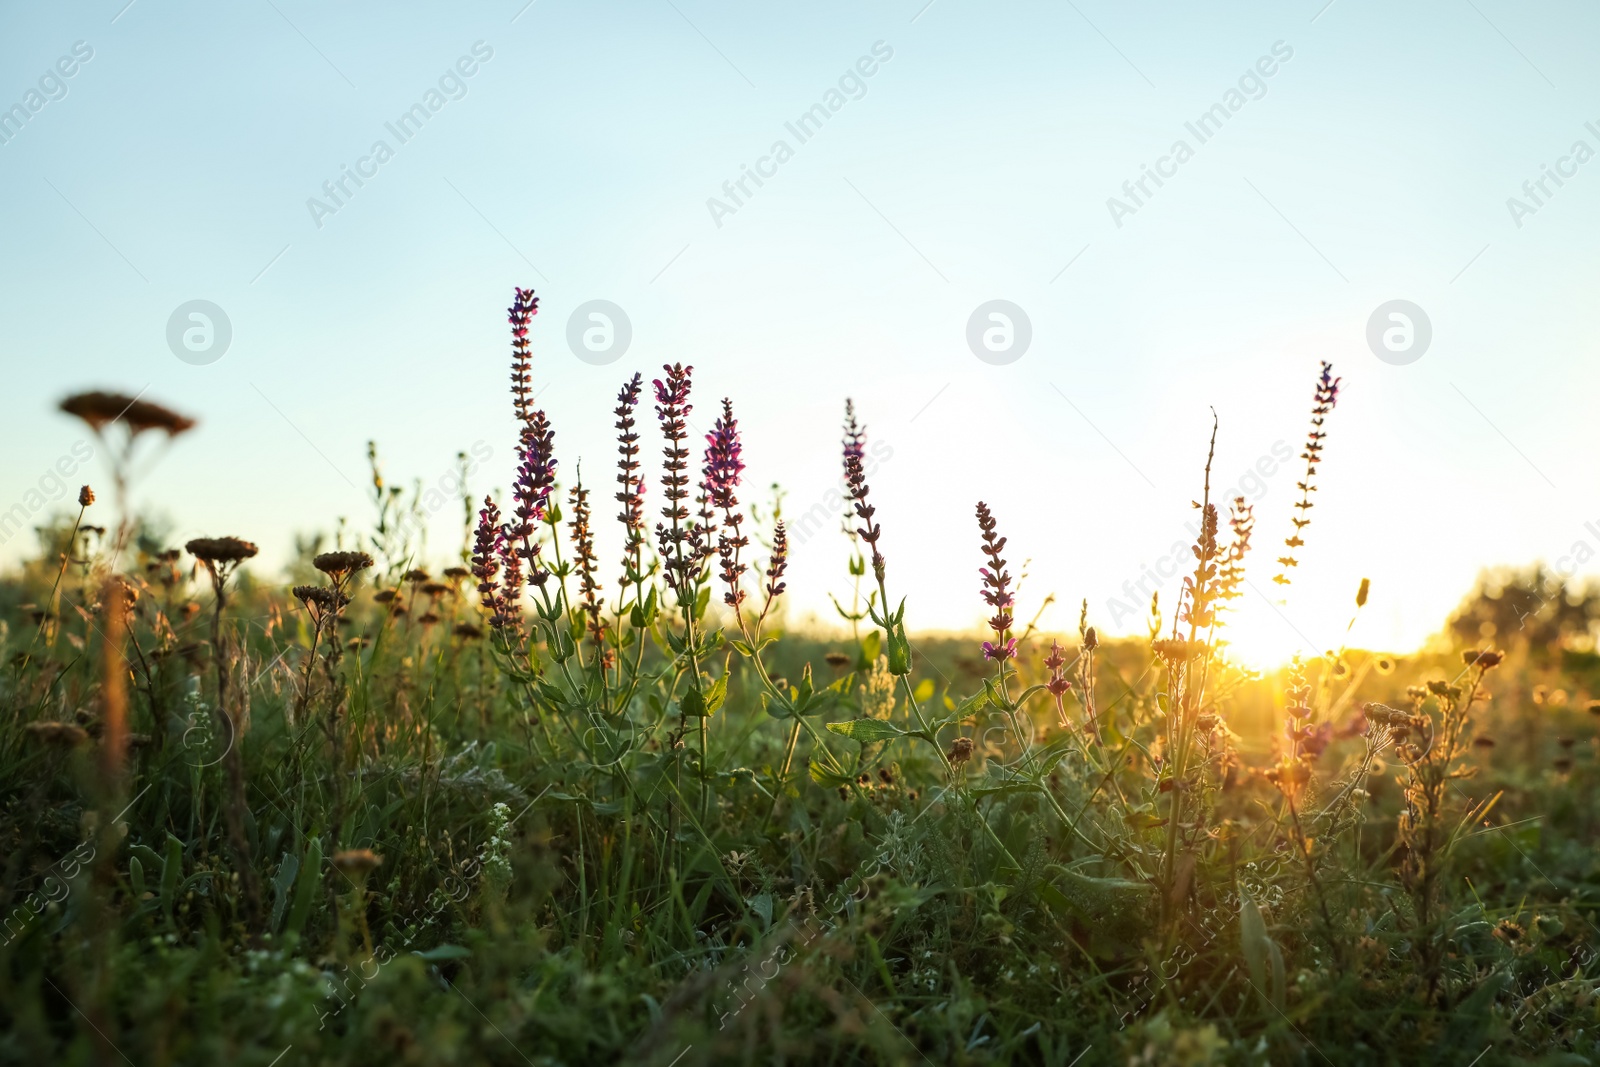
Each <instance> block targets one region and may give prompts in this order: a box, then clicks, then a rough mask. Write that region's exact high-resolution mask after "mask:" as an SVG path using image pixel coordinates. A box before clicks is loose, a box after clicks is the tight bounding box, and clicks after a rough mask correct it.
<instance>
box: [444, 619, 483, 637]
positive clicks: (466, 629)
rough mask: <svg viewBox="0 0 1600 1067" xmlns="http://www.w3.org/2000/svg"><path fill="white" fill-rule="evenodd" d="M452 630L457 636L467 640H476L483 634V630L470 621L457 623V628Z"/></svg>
mask: <svg viewBox="0 0 1600 1067" xmlns="http://www.w3.org/2000/svg"><path fill="white" fill-rule="evenodd" d="M452 632H453V633H454V634H455V635H456V636H457V637H459V638H462V639H463V640H467V641H475V640H477V639H478V638H480V637H482V636H483V631H482V630H480V629H478V628H477V627H476V626H474V625H472V624H471V623H470V622H458V623H456V628H455V630H453V631H452Z"/></svg>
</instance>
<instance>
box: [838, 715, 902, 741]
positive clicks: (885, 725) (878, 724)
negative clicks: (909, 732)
mask: <svg viewBox="0 0 1600 1067" xmlns="http://www.w3.org/2000/svg"><path fill="white" fill-rule="evenodd" d="M828 729H830V730H832V731H833V732H834V733H836V734H842V735H843V736H845V737H848V738H849V739H850V740H852V741H854V742H856V743H857V744H862V745H870V744H873V743H874V742H877V741H888V740H890V739H892V738H896V737H901V736H903V735H904V734H905V731H904V730H902V729H900V727H898V726H895V725H894V724H893V723H889V722H885V721H883V720H882V719H851V720H850V721H849V722H830V723H829V724H828Z"/></svg>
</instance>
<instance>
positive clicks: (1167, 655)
mask: <svg viewBox="0 0 1600 1067" xmlns="http://www.w3.org/2000/svg"><path fill="white" fill-rule="evenodd" d="M1150 648H1151V649H1152V650H1153V651H1154V652H1155V654H1156V655H1157V656H1159V657H1161V658H1162V659H1164V660H1166V661H1167V662H1168V663H1185V662H1187V661H1189V660H1191V659H1193V658H1194V657H1195V656H1197V655H1199V654H1200V652H1201V651H1202V650H1204V648H1205V644H1204V643H1203V642H1200V641H1196V642H1194V643H1193V644H1190V643H1189V642H1188V641H1186V640H1184V639H1183V638H1181V637H1164V638H1161V639H1160V640H1158V641H1154V642H1152V643H1151V645H1150Z"/></svg>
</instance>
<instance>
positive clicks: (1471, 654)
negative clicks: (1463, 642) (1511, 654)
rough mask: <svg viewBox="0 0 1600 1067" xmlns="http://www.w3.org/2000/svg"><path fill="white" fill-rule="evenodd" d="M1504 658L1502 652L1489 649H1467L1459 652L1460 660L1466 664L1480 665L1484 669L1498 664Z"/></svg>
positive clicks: (1471, 665)
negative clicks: (1480, 650)
mask: <svg viewBox="0 0 1600 1067" xmlns="http://www.w3.org/2000/svg"><path fill="white" fill-rule="evenodd" d="M1504 659H1505V653H1504V652H1494V651H1491V650H1489V649H1484V650H1483V651H1482V652H1479V651H1477V650H1475V649H1468V650H1467V651H1465V652H1463V653H1461V660H1462V662H1464V663H1465V664H1466V665H1467V666H1469V667H1474V666H1476V667H1482V668H1483V669H1484V670H1489V669H1490V668H1491V667H1498V666H1500V664H1501V662H1502V661H1503V660H1504Z"/></svg>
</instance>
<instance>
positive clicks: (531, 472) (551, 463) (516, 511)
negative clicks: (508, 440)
mask: <svg viewBox="0 0 1600 1067" xmlns="http://www.w3.org/2000/svg"><path fill="white" fill-rule="evenodd" d="M555 442H556V434H555V431H554V430H553V429H551V428H550V420H549V419H547V418H545V414H544V412H542V411H535V412H534V413H533V415H532V417H531V419H530V421H529V423H528V425H527V427H526V428H524V430H523V432H522V443H521V444H520V445H519V446H518V454H519V455H520V457H521V462H520V463H519V464H518V465H517V478H516V481H515V482H514V483H512V486H511V495H512V497H513V498H514V499H515V500H516V502H517V506H516V507H515V508H513V509H512V521H511V522H510V523H508V524H507V526H506V537H507V539H508V540H510V541H511V542H513V543H514V547H515V551H516V555H517V556H519V557H520V558H522V559H524V560H527V561H528V566H529V570H530V573H529V575H528V580H529V581H530V582H531V583H532V584H534V585H537V586H541V587H542V586H543V585H544V583H545V582H546V581H548V580H549V577H550V572H549V571H547V570H545V569H544V568H543V567H541V566H540V565H539V560H538V556H539V545H538V544H537V543H536V542H535V541H534V534H535V528H536V525H537V524H538V523H539V522H541V521H542V520H543V519H544V517H545V511H546V508H547V507H548V505H549V500H550V491H551V489H553V488H554V487H555V483H556V457H555Z"/></svg>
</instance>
